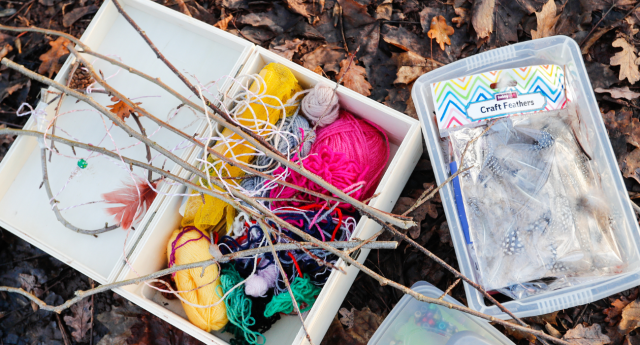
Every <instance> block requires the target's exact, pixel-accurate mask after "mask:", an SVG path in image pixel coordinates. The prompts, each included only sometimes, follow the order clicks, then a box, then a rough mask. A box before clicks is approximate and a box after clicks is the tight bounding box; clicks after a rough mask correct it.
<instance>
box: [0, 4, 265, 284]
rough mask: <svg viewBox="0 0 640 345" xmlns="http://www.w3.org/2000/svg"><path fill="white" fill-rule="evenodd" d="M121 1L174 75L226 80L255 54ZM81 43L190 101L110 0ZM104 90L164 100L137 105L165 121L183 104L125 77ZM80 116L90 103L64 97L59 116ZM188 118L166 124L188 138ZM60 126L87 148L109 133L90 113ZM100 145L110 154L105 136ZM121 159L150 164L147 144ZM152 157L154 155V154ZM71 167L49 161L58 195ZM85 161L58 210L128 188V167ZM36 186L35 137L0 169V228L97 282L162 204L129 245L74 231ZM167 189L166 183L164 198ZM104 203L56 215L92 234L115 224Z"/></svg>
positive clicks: (150, 126)
mask: <svg viewBox="0 0 640 345" xmlns="http://www.w3.org/2000/svg"><path fill="white" fill-rule="evenodd" d="M121 3H122V4H123V6H124V8H125V10H126V11H127V12H128V13H129V14H130V15H131V17H133V19H134V20H135V21H136V22H137V23H138V24H139V25H140V26H141V27H142V28H144V30H145V31H146V33H147V34H148V35H149V37H150V38H151V39H152V40H153V41H154V42H155V44H156V45H157V46H158V48H159V49H160V50H161V51H162V53H163V54H165V55H166V57H167V58H168V59H169V60H170V61H171V62H172V63H173V64H174V65H175V66H176V67H177V68H178V69H179V70H182V71H185V72H187V73H191V74H194V75H197V76H198V78H200V80H201V81H203V82H205V81H210V80H216V79H218V78H220V77H222V76H224V75H232V76H234V75H235V74H236V73H237V71H239V70H240V68H241V66H242V63H243V62H244V61H245V60H246V59H247V57H248V56H249V55H250V53H251V52H252V50H253V44H251V43H250V42H247V41H245V40H242V39H240V38H238V37H236V36H233V35H231V34H229V33H226V32H224V31H221V30H219V29H217V28H214V27H212V26H209V25H207V24H204V23H202V22H200V21H197V20H195V19H193V18H189V17H186V16H176V15H175V13H176V12H175V11H172V10H170V9H168V8H166V7H163V6H161V5H158V4H156V3H154V2H151V1H145V0H122V2H121ZM81 40H82V41H83V42H84V43H86V44H87V45H89V46H90V47H91V48H92V49H94V50H95V51H97V52H100V53H103V54H112V55H115V56H116V57H119V58H121V59H122V61H123V62H125V63H127V64H130V65H131V66H132V67H134V68H137V69H139V70H142V71H143V72H145V73H148V74H150V75H153V76H155V77H159V78H161V79H162V80H163V81H164V82H166V83H167V84H170V85H173V86H174V88H175V89H176V91H178V92H180V93H182V94H183V95H185V96H190V95H191V93H190V92H189V91H188V89H187V88H186V87H185V86H184V85H183V84H182V83H181V82H180V81H179V80H178V78H177V77H176V76H175V75H174V74H173V73H172V72H171V71H170V70H169V69H168V68H166V67H165V66H164V65H163V63H162V62H161V61H160V60H158V59H156V57H155V55H154V54H153V52H152V51H151V49H149V48H148V46H147V45H146V44H145V42H144V41H143V40H142V38H141V37H140V36H139V35H138V33H136V32H135V30H134V29H133V28H132V27H131V26H130V25H129V24H128V23H127V22H126V21H125V19H124V17H122V16H120V15H119V14H118V12H117V9H116V8H115V6H114V5H113V4H112V3H111V2H110V1H107V2H105V3H104V4H103V5H102V7H101V8H100V10H99V11H98V13H97V14H96V16H95V17H94V19H93V21H92V22H91V24H90V25H89V27H88V28H87V30H86V31H85V33H84V35H83V36H82V38H81ZM220 52H224V54H221V53H220ZM85 57H86V58H87V59H88V60H89V61H93V60H94V58H93V57H91V56H85ZM70 65H71V59H69V60H68V61H67V62H66V63H65V65H64V66H63V67H62V69H61V71H60V73H59V74H58V76H57V77H56V81H58V82H62V83H64V81H65V80H66V74H67V73H68V70H69V68H70ZM94 66H95V67H96V70H100V71H102V72H103V73H104V75H105V76H107V77H108V76H111V75H112V74H114V73H116V72H117V70H118V68H117V67H115V66H112V65H110V64H109V63H106V62H104V61H97V62H96V63H95V65H94ZM109 83H110V84H111V85H112V86H114V87H115V88H116V89H118V90H119V91H120V92H122V93H123V94H125V95H126V96H128V97H130V98H135V97H140V96H162V97H160V98H157V97H155V98H142V99H139V100H136V101H137V102H142V107H144V108H145V109H146V110H148V111H149V112H150V113H152V114H154V115H156V116H157V117H159V118H161V119H166V118H167V117H168V115H169V110H170V109H172V108H175V107H176V106H178V105H179V104H180V101H179V100H177V99H176V98H175V97H172V96H171V95H170V94H169V93H167V92H166V91H164V90H162V89H161V88H159V87H158V86H156V85H155V84H152V83H151V82H148V81H146V80H144V79H142V78H140V77H137V76H134V75H132V74H129V73H127V72H126V71H123V70H121V71H120V72H118V75H116V76H115V77H113V78H112V79H109ZM92 97H93V98H94V99H95V100H96V101H98V102H99V103H101V104H103V105H109V104H113V102H110V101H109V97H108V96H107V95H105V94H97V93H94V94H92ZM56 104H57V102H54V103H53V104H52V105H50V106H49V107H48V108H46V112H47V116H48V118H52V117H53V116H54V113H55V111H54V108H55V105H56ZM38 109H45V104H44V103H41V104H40V105H39V106H38ZM82 109H91V106H89V105H87V104H85V103H76V100H75V99H72V98H65V101H64V102H63V104H62V107H61V110H60V112H61V113H64V112H66V111H70V110H82ZM194 120H197V118H196V117H195V116H194V115H189V114H187V113H186V112H183V113H181V114H180V115H178V116H177V117H175V118H174V120H172V121H171V124H173V125H174V126H176V127H178V128H182V129H184V131H185V132H186V133H187V134H189V135H192V134H193V133H195V132H196V130H197V129H198V127H199V126H200V121H196V122H194ZM126 122H127V124H129V125H130V126H131V127H132V128H135V129H136V130H137V126H136V124H135V121H134V120H133V119H132V118H128V119H127V120H126ZM141 122H142V123H143V125H144V127H145V128H146V131H147V133H148V134H149V135H151V134H152V133H154V131H155V130H156V129H157V126H156V125H155V124H154V123H153V122H151V121H150V120H148V119H146V118H144V117H141ZM105 123H106V124H107V126H110V125H111V121H110V120H108V119H106V120H105ZM58 125H59V127H60V128H61V129H64V130H65V131H67V132H68V133H69V134H71V135H73V137H71V138H72V139H73V138H74V137H75V138H78V139H79V140H80V141H84V142H90V143H92V144H98V141H99V139H98V140H96V138H102V137H103V136H104V135H105V133H106V130H105V126H104V124H103V121H102V116H101V115H99V114H97V113H96V112H94V111H78V112H74V113H70V114H66V115H64V116H61V117H59V119H58ZM25 129H35V121H34V119H33V118H31V119H30V120H29V121H28V122H27V124H26V125H25ZM111 134H112V136H113V137H114V139H115V141H116V142H117V143H118V144H119V147H121V148H122V147H124V146H128V145H130V144H132V143H135V139H133V138H129V136H128V135H127V134H126V133H125V132H124V131H122V130H120V129H119V128H117V127H114V129H112V130H111ZM56 135H59V136H62V137H67V138H69V137H70V136H69V135H68V134H67V133H65V132H63V131H62V130H57V131H56ZM151 139H152V140H154V141H156V142H157V143H158V144H160V145H162V146H164V147H165V148H173V147H175V146H176V145H177V144H179V143H181V142H183V139H182V138H180V137H179V136H178V135H176V134H173V133H171V132H169V131H167V130H164V129H162V130H160V131H159V132H158V133H156V134H155V135H153V136H152V137H151ZM100 146H103V147H106V148H109V149H112V148H113V144H112V143H111V140H110V139H109V138H108V137H107V138H105V140H104V141H103V143H102V144H101V145H100ZM56 147H57V148H58V149H59V150H60V152H61V153H63V154H66V155H69V156H73V153H72V152H71V149H70V148H69V147H67V146H65V145H60V144H59V145H57V146H56ZM191 151H193V149H192V148H189V149H183V150H176V151H174V153H175V154H176V155H178V156H181V157H182V158H187V157H189V155H190V153H191ZM76 153H77V154H78V157H84V156H87V155H88V154H89V153H88V151H84V150H81V149H76ZM122 154H123V155H126V156H128V157H130V158H133V159H137V160H140V161H144V162H146V159H145V156H146V151H145V147H144V145H138V146H135V147H134V148H130V149H127V150H123V151H122ZM152 155H155V152H154V151H152ZM77 160H78V159H77V158H76V159H69V158H64V157H61V156H56V155H54V156H53V159H52V161H51V163H49V164H48V168H49V177H50V181H51V188H52V190H53V193H54V195H55V194H57V192H58V191H59V190H61V189H62V187H63V186H64V185H65V183H66V182H67V179H68V177H69V175H70V174H71V172H72V171H73V170H74V169H77V166H76V163H77ZM88 163H89V165H88V167H87V168H86V169H84V170H81V171H80V174H78V175H77V176H75V177H74V179H73V180H72V182H71V183H69V185H68V186H67V188H66V189H65V190H64V191H63V192H62V193H61V194H60V195H59V196H57V197H56V199H57V200H59V201H60V203H59V207H60V208H65V207H69V206H73V205H78V204H81V203H85V202H89V201H95V200H101V199H102V197H101V195H102V193H105V192H110V191H112V190H115V189H117V188H120V187H121V186H122V181H131V179H130V177H129V174H128V172H127V170H126V169H123V168H122V167H121V166H118V165H116V162H115V161H113V160H112V159H110V158H105V157H100V158H94V159H90V160H88ZM153 163H154V165H155V166H158V167H160V166H162V164H163V163H164V159H157V160H155V161H154V162H153ZM165 169H171V171H172V172H174V173H175V172H178V171H179V170H178V169H177V168H176V167H175V166H174V164H173V163H172V162H171V161H168V162H167V163H166V165H165ZM134 171H135V172H136V173H138V174H139V175H141V176H146V173H145V172H143V171H142V170H141V169H138V168H134ZM41 181H42V172H41V163H40V149H39V146H38V144H37V139H36V138H33V137H20V138H18V139H17V140H16V142H15V143H14V144H13V146H12V147H11V149H10V150H9V152H8V153H7V155H6V156H5V157H4V159H3V160H2V163H1V164H0V226H2V227H3V228H5V229H7V230H9V231H11V232H13V233H14V234H16V235H18V236H19V237H21V238H23V239H25V240H26V241H28V242H30V243H32V244H34V245H36V246H38V247H39V248H41V249H42V250H44V251H45V252H47V253H48V254H50V255H52V256H54V257H56V258H57V259H59V260H61V261H62V262H65V263H67V264H68V265H70V266H72V267H73V268H75V269H77V270H79V271H80V272H82V273H84V274H85V275H87V276H89V277H91V278H92V279H94V280H96V281H98V282H100V283H107V282H111V281H113V280H114V279H115V277H116V276H117V274H118V273H119V272H120V270H121V268H122V266H123V265H124V260H123V259H124V253H128V252H130V251H131V249H132V247H133V246H134V245H135V243H136V241H137V239H138V237H139V236H140V235H141V234H142V232H143V231H144V229H145V228H146V226H147V224H148V223H149V221H150V220H151V219H152V218H153V217H154V215H155V214H156V211H157V209H158V207H159V205H160V204H161V203H162V202H163V199H164V198H163V197H162V196H161V195H158V197H157V198H156V200H155V202H154V203H153V205H152V206H151V207H150V209H149V211H148V212H147V213H146V215H145V217H144V219H143V220H142V221H141V222H140V224H138V226H137V227H136V228H137V230H135V231H132V232H131V233H130V234H129V236H128V238H127V233H126V232H125V231H123V230H121V229H116V230H113V231H110V232H108V233H104V234H100V235H99V236H98V237H97V238H95V237H93V236H88V235H82V234H77V233H74V232H72V231H71V230H69V229H67V228H66V227H64V226H63V225H62V224H61V223H60V222H58V221H57V220H56V218H55V215H54V213H53V211H52V210H51V207H50V205H49V203H48V197H47V195H46V193H45V190H44V188H41V189H39V188H38V187H39V186H40V182H41ZM167 190H168V186H167V187H165V188H163V189H162V190H161V191H162V192H166V191H167ZM106 206H108V205H106V204H104V203H98V204H93V205H88V206H82V207H77V208H74V209H70V210H67V211H62V213H63V215H64V217H65V218H66V219H67V220H68V221H70V222H71V223H73V224H74V225H76V226H78V227H81V228H86V229H98V228H101V227H104V224H105V222H108V223H109V224H114V219H113V217H111V216H109V215H108V214H107V213H106V212H105V211H104V210H103V208H105V207H106ZM125 239H126V245H125Z"/></svg>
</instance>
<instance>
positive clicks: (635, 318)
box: [618, 300, 640, 334]
mask: <svg viewBox="0 0 640 345" xmlns="http://www.w3.org/2000/svg"><path fill="white" fill-rule="evenodd" d="M638 327H640V301H637V300H636V301H633V302H631V303H629V304H627V306H626V307H624V308H623V309H622V320H620V324H619V325H618V329H620V331H621V332H622V333H624V334H628V333H629V332H631V331H633V330H634V329H636V328H638Z"/></svg>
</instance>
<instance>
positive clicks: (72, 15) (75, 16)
mask: <svg viewBox="0 0 640 345" xmlns="http://www.w3.org/2000/svg"><path fill="white" fill-rule="evenodd" d="M96 12H98V6H95V5H90V6H85V7H79V8H74V9H73V11H70V12H67V13H66V14H65V15H64V17H62V25H64V27H65V28H68V27H70V26H71V25H73V23H75V22H77V21H78V20H79V19H80V18H82V17H84V16H86V15H87V14H92V13H96Z"/></svg>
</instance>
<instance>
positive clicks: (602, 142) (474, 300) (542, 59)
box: [411, 36, 640, 319]
mask: <svg viewBox="0 0 640 345" xmlns="http://www.w3.org/2000/svg"><path fill="white" fill-rule="evenodd" d="M545 64H556V65H560V66H564V68H565V75H566V86H567V98H568V99H569V100H570V101H571V102H574V103H575V104H576V105H577V109H578V114H579V116H580V121H581V135H583V136H584V137H585V138H586V142H587V143H588V144H587V145H586V147H585V150H586V151H588V154H589V155H590V156H591V157H592V159H593V160H594V161H595V163H596V164H597V166H598V167H599V171H598V177H599V178H600V180H601V182H602V185H603V186H606V188H605V194H606V199H607V202H608V204H609V205H610V207H611V209H612V210H613V213H614V214H613V219H614V220H615V221H616V222H618V225H619V226H618V231H617V232H616V233H615V237H616V239H617V241H618V243H619V244H620V250H621V255H622V259H623V260H624V261H625V262H626V263H627V267H628V268H627V271H626V273H623V274H619V275H615V276H606V277H601V278H597V279H591V280H585V281H583V282H582V283H579V284H574V285H572V286H569V287H565V288H560V289H558V290H554V291H548V292H545V293H541V294H538V295H535V296H531V297H527V298H523V299H520V300H517V301H510V302H506V303H503V305H504V306H505V307H506V308H508V309H509V310H510V311H512V312H513V313H514V314H515V315H516V316H518V317H527V316H535V315H541V314H546V313H550V312H553V311H556V310H560V309H565V308H570V307H573V306H576V305H581V304H586V303H590V302H593V301H595V300H598V299H601V298H604V297H607V296H610V295H612V294H615V293H618V292H620V291H623V290H626V289H629V288H631V287H633V286H636V285H638V284H640V253H639V248H640V231H639V230H640V229H639V228H638V222H637V221H636V219H635V214H634V212H633V209H632V208H631V205H630V200H629V197H628V195H627V191H626V188H625V185H624V181H623V179H622V174H621V173H620V170H619V168H618V164H617V162H616V158H615V155H614V153H613V149H612V148H611V143H610V141H609V137H608V135H607V131H606V129H605V127H604V123H603V121H602V116H601V115H600V111H599V108H598V104H597V103H596V99H595V95H594V93H593V89H592V87H591V83H590V82H589V77H588V75H587V71H586V69H585V67H584V62H583V60H582V55H581V53H580V48H579V47H578V45H577V44H576V42H575V41H574V40H572V39H571V38H569V37H565V36H554V37H548V38H544V39H538V40H534V41H528V42H523V43H518V44H514V45H511V46H508V47H503V48H499V49H495V50H492V51H489V52H486V53H482V54H478V55H475V56H473V57H470V58H466V59H463V60H459V61H456V62H454V63H451V64H449V65H447V66H444V67H442V68H439V69H437V70H434V71H432V72H429V73H427V74H425V75H423V76H421V77H420V78H419V79H418V80H417V81H416V83H415V85H414V87H413V90H412V95H411V96H412V98H413V102H414V104H415V106H416V110H417V113H418V116H419V117H420V121H421V123H422V125H423V127H422V130H423V133H424V137H425V141H426V143H427V148H428V150H429V157H430V159H431V163H432V165H433V170H434V174H435V176H436V181H437V182H438V184H441V183H442V182H443V181H445V180H446V179H447V177H448V176H449V175H450V171H449V163H450V162H448V158H447V157H446V155H445V153H444V152H443V150H442V146H441V141H442V139H441V138H440V134H439V133H438V127H437V125H436V123H435V118H434V116H433V115H434V107H433V101H432V97H431V92H430V84H431V83H433V82H437V81H443V80H448V79H453V78H459V77H463V76H467V75H473V74H478V73H483V72H488V71H495V70H501V69H507V68H516V67H525V66H532V65H545ZM440 194H441V199H442V205H443V207H444V211H445V214H446V216H447V221H448V224H449V228H450V230H451V238H452V240H453V244H454V248H455V251H456V255H457V257H458V264H459V267H460V271H461V273H462V274H464V275H466V276H467V277H469V278H471V279H472V280H474V281H476V282H477V279H476V274H475V273H476V272H475V267H474V264H473V262H472V260H471V258H470V256H469V253H468V252H467V248H466V244H465V237H464V235H463V233H462V230H461V225H460V218H459V216H458V210H457V208H456V201H455V195H454V192H453V186H452V185H451V184H448V185H447V186H445V187H444V188H443V189H441V190H440ZM464 288H465V292H466V295H467V302H468V303H469V307H470V308H472V309H474V310H477V311H480V312H482V313H485V314H489V315H492V316H494V317H498V318H503V319H507V318H509V317H508V315H507V314H506V313H503V312H502V311H500V309H498V307H496V306H493V305H488V304H487V303H486V302H485V299H484V297H483V296H482V294H480V293H479V292H478V291H476V290H475V289H474V288H473V287H471V286H469V285H468V284H466V283H465V285H464Z"/></svg>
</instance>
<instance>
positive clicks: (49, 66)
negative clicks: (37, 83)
mask: <svg viewBox="0 0 640 345" xmlns="http://www.w3.org/2000/svg"><path fill="white" fill-rule="evenodd" d="M68 43H70V42H69V40H68V39H66V38H64V37H58V39H57V40H55V41H50V42H49V45H51V49H49V51H48V52H46V53H44V54H42V55H40V61H42V63H41V64H40V67H39V68H38V73H40V74H45V73H46V74H47V75H48V76H49V78H51V76H52V75H53V74H54V73H58V72H59V71H60V67H62V63H60V61H59V60H60V58H61V57H63V56H65V55H67V54H69V49H67V47H66V45H67V44H68Z"/></svg>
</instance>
